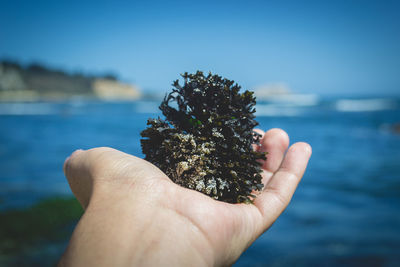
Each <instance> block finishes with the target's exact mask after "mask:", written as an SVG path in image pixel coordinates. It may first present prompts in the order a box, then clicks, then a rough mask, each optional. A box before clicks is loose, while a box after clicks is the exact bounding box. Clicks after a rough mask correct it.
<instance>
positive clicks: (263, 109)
mask: <svg viewBox="0 0 400 267" xmlns="http://www.w3.org/2000/svg"><path fill="white" fill-rule="evenodd" d="M299 115H301V111H300V110H299V109H298V108H294V107H283V106H278V105H271V104H267V105H260V104H258V105H257V106H256V116H266V117H280V116H283V117H293V116H299Z"/></svg>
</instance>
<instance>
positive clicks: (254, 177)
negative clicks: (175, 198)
mask: <svg viewBox="0 0 400 267" xmlns="http://www.w3.org/2000/svg"><path fill="white" fill-rule="evenodd" d="M182 77H183V79H184V84H183V85H180V84H179V80H176V81H175V82H174V83H173V87H174V88H173V89H172V92H170V93H169V94H167V95H166V96H165V98H164V100H163V101H162V103H161V105H160V109H161V111H162V113H163V115H164V116H165V120H163V119H161V118H157V119H149V120H148V122H147V125H149V127H148V128H146V129H145V130H143V131H142V133H141V135H142V137H144V138H143V139H142V140H141V144H142V150H143V153H144V154H145V155H146V157H145V159H146V160H148V161H150V162H151V163H153V164H154V165H156V166H157V167H158V168H160V169H161V170H162V171H163V172H164V173H165V174H167V175H168V176H169V177H170V178H171V179H172V180H173V181H174V182H175V183H177V184H179V185H182V186H184V187H186V188H190V189H193V190H197V191H199V192H202V193H204V194H207V195H208V196H210V197H212V198H214V199H218V200H221V201H225V202H229V203H240V202H252V201H253V199H254V198H255V195H254V194H252V193H253V191H259V190H261V189H262V188H263V184H262V182H261V174H260V173H261V167H260V163H259V162H258V160H260V159H266V158H265V153H261V152H256V151H254V149H253V147H252V146H253V145H254V144H255V145H259V142H260V135H258V134H257V133H255V132H254V131H253V128H254V127H255V126H256V125H258V123H257V122H256V121H255V120H254V118H255V116H254V112H255V108H254V106H255V104H256V101H255V97H254V96H253V92H249V91H245V92H244V93H239V91H240V88H241V87H240V86H239V85H238V84H234V81H231V80H228V79H225V78H222V77H221V76H218V75H212V74H211V73H210V74H208V75H207V76H205V75H204V74H203V73H202V72H201V71H198V72H196V73H195V74H188V73H184V74H182Z"/></svg>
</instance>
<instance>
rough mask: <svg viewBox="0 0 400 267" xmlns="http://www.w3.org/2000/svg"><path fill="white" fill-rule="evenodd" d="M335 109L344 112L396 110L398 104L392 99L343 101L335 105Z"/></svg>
mask: <svg viewBox="0 0 400 267" xmlns="http://www.w3.org/2000/svg"><path fill="white" fill-rule="evenodd" d="M335 108H336V110H338V111H342V112H363V111H379V110H387V109H394V108H396V102H395V101H393V100H391V99H384V98H375V99H341V100H338V101H337V102H336V103H335Z"/></svg>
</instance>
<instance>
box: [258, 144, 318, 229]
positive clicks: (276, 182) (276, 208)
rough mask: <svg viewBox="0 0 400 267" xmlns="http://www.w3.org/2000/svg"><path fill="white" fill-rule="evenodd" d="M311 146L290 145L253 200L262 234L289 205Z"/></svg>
mask: <svg viewBox="0 0 400 267" xmlns="http://www.w3.org/2000/svg"><path fill="white" fill-rule="evenodd" d="M311 153H312V150H311V146H310V145H309V144H307V143H303V142H300V143H296V144H294V145H292V146H291V147H290V148H289V149H288V151H287V153H286V155H285V157H284V159H283V161H282V164H281V166H280V167H279V169H278V170H277V171H276V172H275V174H274V175H273V176H272V178H271V179H270V181H269V182H268V183H267V184H266V185H265V187H264V190H263V192H262V193H261V194H259V195H258V196H257V198H256V200H255V205H256V206H257V207H258V209H259V210H260V212H261V214H262V216H263V225H262V227H261V228H262V232H263V231H265V230H266V229H267V228H268V227H269V226H270V225H271V224H272V223H273V222H274V221H275V220H276V219H277V218H278V216H279V215H280V214H281V213H282V212H283V210H284V209H285V208H286V207H287V205H288V204H289V202H290V200H291V198H292V196H293V194H294V192H295V190H296V187H297V185H298V183H299V182H300V180H301V178H302V177H303V174H304V171H305V169H306V167H307V164H308V161H309V158H310V156H311Z"/></svg>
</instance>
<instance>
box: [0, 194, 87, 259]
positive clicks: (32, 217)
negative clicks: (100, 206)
mask: <svg viewBox="0 0 400 267" xmlns="http://www.w3.org/2000/svg"><path fill="white" fill-rule="evenodd" d="M82 213H83V210H82V207H81V206H80V204H79V202H78V201H77V200H76V199H75V198H52V199H47V200H44V201H42V202H39V203H38V204H36V205H34V206H32V207H30V208H27V209H21V210H7V211H3V212H1V213H0V255H2V256H3V257H4V256H7V255H9V256H12V255H16V254H18V253H21V252H22V251H24V250H29V249H31V248H34V247H35V246H36V245H40V244H46V243H52V242H61V241H65V240H67V239H68V237H69V235H70V234H71V230H72V226H73V225H74V224H75V223H76V222H77V220H78V219H79V218H80V216H81V215H82ZM0 259H1V257H0ZM0 262H1V261H0Z"/></svg>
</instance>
